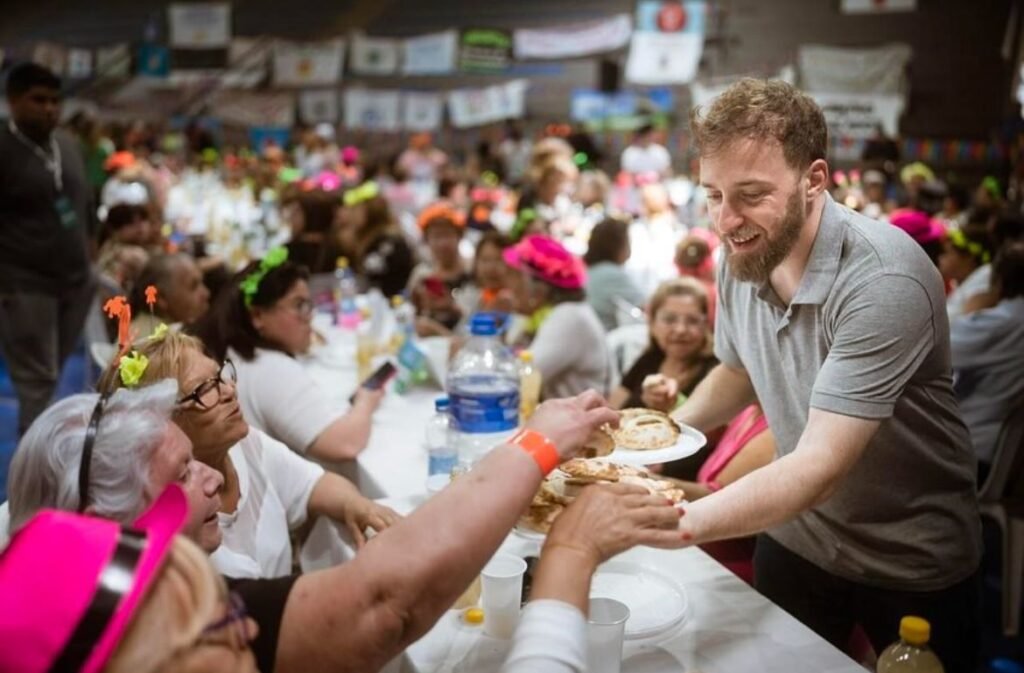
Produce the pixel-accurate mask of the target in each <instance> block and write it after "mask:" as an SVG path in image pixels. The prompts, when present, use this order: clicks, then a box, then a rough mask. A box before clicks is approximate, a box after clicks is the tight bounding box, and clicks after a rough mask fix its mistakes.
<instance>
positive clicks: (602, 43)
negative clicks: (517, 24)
mask: <svg viewBox="0 0 1024 673" xmlns="http://www.w3.org/2000/svg"><path fill="white" fill-rule="evenodd" d="M632 32H633V22H632V21H631V20H630V18H629V14H616V15H615V16H612V17H609V18H607V19H598V20H597V21H586V22H584V23H573V24H568V25H564V26H555V27H553V28H521V29H519V30H516V31H515V32H514V33H513V34H512V39H513V42H514V44H515V57H516V58H517V59H528V58H575V57H577V56H587V55H589V54H599V53H601V52H606V51H615V50H616V49H621V48H622V47H625V46H626V45H627V44H628V43H629V36H630V34H631V33H632Z"/></svg>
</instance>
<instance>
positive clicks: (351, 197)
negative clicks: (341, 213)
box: [343, 180, 380, 206]
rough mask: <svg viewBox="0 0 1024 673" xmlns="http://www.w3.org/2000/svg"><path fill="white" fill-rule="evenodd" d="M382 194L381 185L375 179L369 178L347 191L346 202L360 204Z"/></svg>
mask: <svg viewBox="0 0 1024 673" xmlns="http://www.w3.org/2000/svg"><path fill="white" fill-rule="evenodd" d="M379 195H380V187H379V186H378V185H377V183H376V182H374V181H373V180H367V181H366V182H364V183H363V184H361V185H359V186H358V187H355V188H353V189H350V190H348V191H347V192H345V196H344V199H343V201H344V203H345V205H346V206H358V205H359V204H360V203H363V202H364V201H369V200H370V199H373V198H376V197H377V196H379Z"/></svg>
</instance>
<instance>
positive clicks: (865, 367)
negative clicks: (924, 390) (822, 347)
mask: <svg viewBox="0 0 1024 673" xmlns="http://www.w3.org/2000/svg"><path fill="white" fill-rule="evenodd" d="M840 302H841V303H840V305H839V306H838V307H837V308H836V313H835V314H834V316H832V317H831V318H826V320H827V321H829V322H830V323H831V325H826V330H829V328H830V327H831V332H832V345H831V347H830V348H829V352H828V355H827V356H826V358H825V362H824V363H823V364H822V366H821V369H820V370H819V371H818V376H817V378H816V379H815V381H814V388H813V389H812V391H811V401H810V406H811V407H813V408H815V409H821V410H823V411H831V412H833V413H837V414H843V415H845V416H855V417H858V418H870V419H878V420H883V419H886V418H889V417H890V416H892V414H893V409H894V408H895V406H896V401H897V400H898V399H899V398H900V396H901V395H902V394H903V390H904V388H905V387H906V385H907V383H908V382H909V381H910V379H911V378H912V377H913V376H914V374H915V372H917V370H918V368H919V367H920V366H921V363H922V362H924V360H925V358H926V357H928V355H929V353H931V352H932V350H933V349H934V347H935V343H936V339H937V329H936V324H935V309H934V307H933V306H932V302H931V297H930V296H929V293H928V291H927V290H926V289H925V287H924V286H923V285H922V284H921V283H920V282H919V281H918V280H916V279H914V278H911V277H909V276H904V275H898V274H886V275H882V276H878V277H874V278H872V279H870V280H868V281H866V282H863V283H861V284H860V285H859V286H857V287H856V288H853V289H852V290H851V291H850V292H849V293H848V294H847V295H846V297H845V298H841V299H840Z"/></svg>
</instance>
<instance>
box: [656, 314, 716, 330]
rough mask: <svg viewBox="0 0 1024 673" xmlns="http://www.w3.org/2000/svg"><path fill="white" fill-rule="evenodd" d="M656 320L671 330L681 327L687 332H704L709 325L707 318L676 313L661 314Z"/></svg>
mask: <svg viewBox="0 0 1024 673" xmlns="http://www.w3.org/2000/svg"><path fill="white" fill-rule="evenodd" d="M656 320H657V321H658V323H659V324H661V325H664V326H665V327H668V328H670V329H672V328H675V327H676V326H681V327H682V328H683V329H687V330H694V331H696V330H703V329H704V328H705V327H706V326H707V324H708V320H707V318H704V317H701V316H692V315H677V314H675V313H659V314H658V315H657V318H656Z"/></svg>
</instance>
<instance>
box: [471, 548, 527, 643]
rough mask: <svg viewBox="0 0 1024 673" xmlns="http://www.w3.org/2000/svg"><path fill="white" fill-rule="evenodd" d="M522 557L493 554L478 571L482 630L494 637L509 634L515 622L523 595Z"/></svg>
mask: <svg viewBox="0 0 1024 673" xmlns="http://www.w3.org/2000/svg"><path fill="white" fill-rule="evenodd" d="M525 572H526V561H524V560H523V559H521V558H519V557H518V556H513V555H512V554H495V555H494V558H492V559H491V560H490V562H489V563H488V564H487V565H486V566H484V569H483V570H482V571H481V572H480V577H481V578H482V580H483V582H482V584H483V587H482V589H483V592H482V594H481V597H480V604H481V606H483V609H484V633H486V634H487V635H489V636H493V637H494V638H511V637H512V634H513V633H515V630H516V626H518V625H519V604H520V602H521V601H522V595H523V574H524V573H525Z"/></svg>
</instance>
